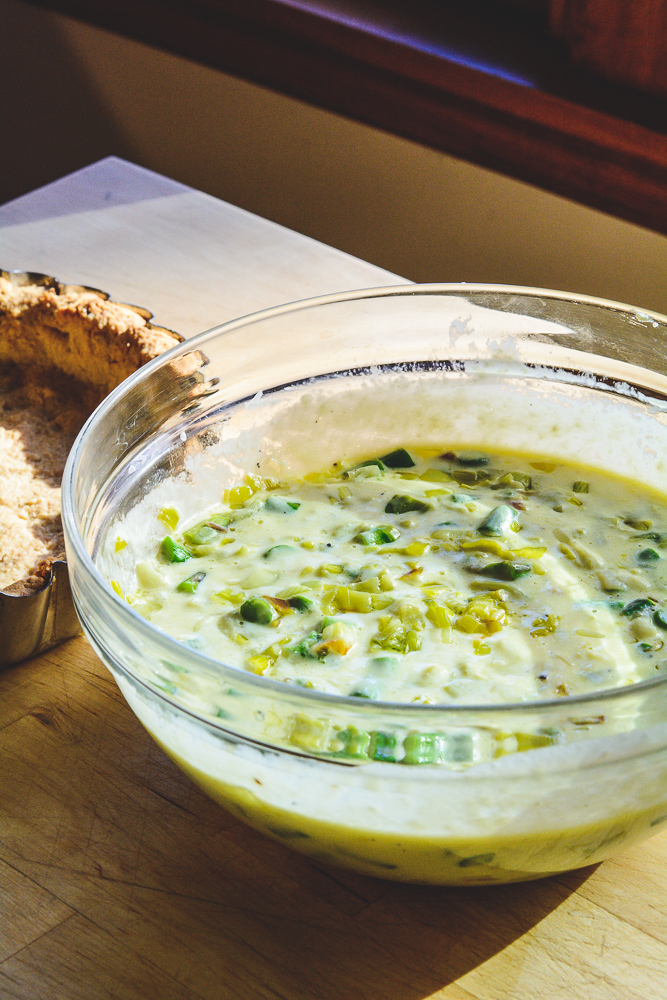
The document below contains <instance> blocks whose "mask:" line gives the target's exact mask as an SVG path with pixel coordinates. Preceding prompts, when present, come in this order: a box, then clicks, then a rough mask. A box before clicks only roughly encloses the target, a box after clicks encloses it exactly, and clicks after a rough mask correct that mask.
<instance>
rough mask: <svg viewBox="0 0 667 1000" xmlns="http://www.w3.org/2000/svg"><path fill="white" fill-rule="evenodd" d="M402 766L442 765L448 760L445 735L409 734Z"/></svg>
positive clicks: (404, 746) (404, 745) (404, 747)
mask: <svg viewBox="0 0 667 1000" xmlns="http://www.w3.org/2000/svg"><path fill="white" fill-rule="evenodd" d="M403 750H404V756H403V760H402V761H401V763H402V764H442V763H443V762H444V761H445V760H446V759H447V737H446V736H445V735H444V734H443V733H408V735H407V736H406V737H405V739H404V741H403Z"/></svg>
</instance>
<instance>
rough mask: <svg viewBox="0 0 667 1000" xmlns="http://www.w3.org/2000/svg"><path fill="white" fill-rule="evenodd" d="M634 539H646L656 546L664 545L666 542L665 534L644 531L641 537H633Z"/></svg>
mask: <svg viewBox="0 0 667 1000" xmlns="http://www.w3.org/2000/svg"><path fill="white" fill-rule="evenodd" d="M634 537H635V538H646V539H647V541H650V542H655V543H656V545H664V543H665V542H667V532H664V531H645V532H644V533H643V534H641V535H635V536H634Z"/></svg>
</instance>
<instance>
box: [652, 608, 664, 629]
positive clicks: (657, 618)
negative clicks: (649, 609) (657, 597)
mask: <svg viewBox="0 0 667 1000" xmlns="http://www.w3.org/2000/svg"><path fill="white" fill-rule="evenodd" d="M653 623H654V625H657V626H658V628H662V629H665V630H666V631H667V612H666V611H663V610H662V608H658V610H657V611H654V612H653Z"/></svg>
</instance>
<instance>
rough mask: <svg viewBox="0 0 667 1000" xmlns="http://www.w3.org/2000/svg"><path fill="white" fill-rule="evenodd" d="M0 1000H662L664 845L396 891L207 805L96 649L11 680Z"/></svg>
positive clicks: (5, 691)
mask: <svg viewBox="0 0 667 1000" xmlns="http://www.w3.org/2000/svg"><path fill="white" fill-rule="evenodd" d="M0 775H1V776H2V809H1V815H0V845H1V851H2V861H1V862H0V898H1V899H2V904H1V912H2V920H1V921H0V957H1V958H2V961H0V996H2V997H3V998H5V997H7V998H21V1000H42V998H44V1000H54V998H60V997H64V998H68V1000H69V998H72V1000H74V998H76V1000H79V998H81V1000H88V998H92V997H95V998H99V1000H101V998H107V997H108V998H114V1000H116V998H118V1000H139V998H142V1000H153V998H155V1000H158V998H159V1000H172V998H174V1000H176V998H179V1000H180V998H183V1000H191V998H192V1000H195V998H206V1000H209V998H210V1000H217V998H221V997H222V998H225V1000H226V998H230V1000H231V998H243V1000H250V998H252V1000H260V998H261V1000H264V998H267V1000H268V998H275V997H283V998H289V1000H301V998H311V997H315V998H318V1000H319V998H321V1000H341V998H342V1000H348V998H349V1000H352V998H354V1000H385V998H392V1000H421V998H423V997H431V996H435V997H455V998H460V1000H463V998H469V997H475V998H478V1000H510V998H512V1000H534V998H535V997H539V996H545V997H557V998H568V1000H569V998H572V1000H575V998H579V997H583V996H586V998H587V1000H588V998H590V1000H598V998H599V1000H603V998H604V1000H608V998H633V1000H634V998H637V1000H647V998H656V1000H658V998H661V997H663V996H664V995H665V985H666V984H667V865H666V864H665V861H666V859H667V834H662V835H659V836H657V837H655V838H654V839H653V840H651V841H649V842H647V843H646V844H644V845H642V846H640V847H637V848H635V849H634V850H632V851H630V852H628V853H626V854H624V855H622V856H621V857H619V858H617V859H615V860H613V861H607V862H605V863H604V864H603V865H600V866H598V867H597V868H595V867H593V868H586V869H582V870H580V871H578V872H572V873H570V874H568V875H563V876H560V877H556V878H549V879H544V880H542V881H539V882H533V883H524V884H520V885H513V886H506V887H495V888H493V887H489V888H473V889H447V888H431V887H424V886H409V885H399V884H395V883H390V882H384V881H382V880H379V879H372V878H367V877H364V876H361V875H356V874H354V873H352V872H347V871H344V870H342V869H341V870H339V869H334V868H329V867H327V866H325V865H322V864H319V863H317V862H313V861H310V860H307V859H305V858H303V857H301V856H299V855H297V854H294V853H292V852H290V851H288V850H286V849H285V848H284V847H283V846H282V845H280V844H276V843H273V842H272V841H269V840H266V839H265V838H264V837H262V835H261V834H259V833H256V832H255V831H254V830H251V829H249V828H248V827H245V826H243V825H241V824H240V823H239V822H238V821H237V820H236V819H234V818H232V817H231V816H230V815H228V814H227V813H225V812H224V811H223V810H222V809H221V808H220V807H219V806H217V805H215V804H214V803H213V802H211V801H209V800H208V799H207V798H205V797H204V795H203V794H202V793H201V792H200V791H199V790H198V789H197V788H195V787H194V786H193V785H192V783H191V782H190V781H189V779H188V778H186V777H185V776H184V775H183V774H182V773H181V772H180V771H179V770H178V769H177V768H176V767H175V765H174V764H172V763H171V762H170V761H169V760H168V759H167V758H166V757H165V756H164V754H163V753H162V751H161V750H159V749H158V747H157V746H156V745H155V744H154V743H153V741H152V740H151V738H150V737H149V736H148V735H147V734H146V732H145V731H144V730H143V729H142V727H141V725H140V723H139V722H138V721H137V720H136V718H135V717H134V715H133V714H132V713H131V712H130V710H129V708H128V707H127V706H126V705H125V703H124V701H123V700H122V698H121V696H120V694H119V692H118V689H117V688H116V685H115V682H114V681H113V679H112V678H111V676H110V675H109V674H108V673H107V671H106V669H105V668H104V667H103V666H102V664H101V663H100V661H99V660H98V659H97V657H96V656H95V654H94V653H93V651H92V650H91V648H90V647H89V646H88V644H87V642H86V640H85V639H83V638H77V639H73V640H70V641H69V642H67V643H65V644H63V646H61V647H58V648H57V649H54V650H51V651H50V652H49V653H46V654H43V655H42V656H40V657H38V658H36V659H34V660H31V661H29V662H26V663H24V664H21V665H19V666H16V667H13V668H11V669H9V670H7V671H5V672H4V673H3V674H2V676H0Z"/></svg>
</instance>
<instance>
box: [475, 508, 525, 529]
mask: <svg viewBox="0 0 667 1000" xmlns="http://www.w3.org/2000/svg"><path fill="white" fill-rule="evenodd" d="M516 521H517V512H516V510H515V509H514V507H508V506H507V504H504V503H502V504H500V505H499V506H498V507H494V508H493V510H492V511H491V512H490V513H489V514H487V516H486V517H485V518H484V520H483V521H482V523H481V524H480V525H478V528H477V530H478V531H479V532H481V533H482V534H483V535H504V534H505V532H506V531H509V529H510V527H511V526H512V525H513V524H515V523H516Z"/></svg>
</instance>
